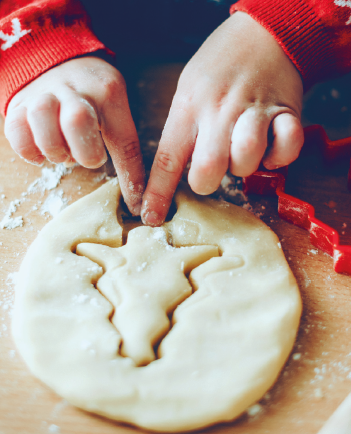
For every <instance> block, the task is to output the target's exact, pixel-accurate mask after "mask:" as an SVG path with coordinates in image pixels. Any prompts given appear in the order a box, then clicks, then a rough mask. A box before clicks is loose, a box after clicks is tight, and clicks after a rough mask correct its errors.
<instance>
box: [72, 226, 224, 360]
mask: <svg viewBox="0 0 351 434" xmlns="http://www.w3.org/2000/svg"><path fill="white" fill-rule="evenodd" d="M76 252H77V254H78V255H82V256H86V257H88V258H89V259H91V260H92V261H94V262H96V263H97V264H99V265H100V266H102V267H103V268H104V270H105V274H104V275H103V276H102V277H101V278H100V279H99V280H98V282H97V285H96V286H97V288H98V289H99V291H100V292H101V293H102V294H103V295H104V296H105V297H106V298H107V299H108V300H109V301H110V302H111V304H112V305H113V306H114V308H115V312H114V315H113V317H112V323H113V324H114V326H115V327H116V328H117V330H118V331H119V333H120V334H121V336H122V339H123V343H122V346H121V355H123V356H126V357H130V358H131V359H133V360H134V362H135V363H136V365H137V366H143V365H146V364H148V363H150V362H152V361H153V360H155V353H154V350H153V347H154V345H156V343H157V342H159V341H160V340H161V339H162V338H163V337H164V336H165V335H166V334H167V332H168V330H169V329H170V321H169V318H168V315H169V314H170V313H172V312H173V310H174V309H175V308H176V307H177V306H178V305H179V304H180V303H182V302H183V301H184V300H185V299H186V298H187V297H189V296H190V295H191V294H192V287H191V285H190V283H189V281H188V279H187V278H186V274H189V273H190V271H191V270H193V269H194V268H196V267H198V266H199V265H201V264H203V263H204V262H206V261H208V260H209V259H211V258H213V257H217V256H219V252H218V247H217V246H192V247H179V248H176V247H173V246H171V245H170V244H168V242H167V231H166V229H165V228H151V227H147V226H140V227H138V228H135V229H133V230H131V231H130V232H129V235H128V240H127V244H126V245H124V246H122V247H118V248H111V247H107V246H104V245H101V244H90V243H82V244H79V245H78V246H77V250H76Z"/></svg>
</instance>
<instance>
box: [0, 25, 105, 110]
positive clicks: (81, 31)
mask: <svg viewBox="0 0 351 434" xmlns="http://www.w3.org/2000/svg"><path fill="white" fill-rule="evenodd" d="M97 50H106V51H108V52H109V53H112V52H111V51H110V50H108V49H107V48H106V47H105V45H104V44H103V43H102V42H100V41H99V40H98V39H97V38H96V36H95V35H94V34H93V32H92V31H91V30H90V29H89V28H88V27H87V26H86V24H85V23H82V22H79V21H78V22H75V23H74V24H73V25H72V26H70V27H64V26H63V25H61V26H57V27H45V28H42V29H40V30H36V31H35V32H34V31H32V32H31V33H29V34H27V35H25V36H23V37H22V38H21V40H20V41H18V42H17V43H15V44H14V45H13V46H12V47H11V48H10V49H8V50H5V51H2V52H1V53H0V62H1V68H0V112H1V113H2V114H3V115H5V114H6V110H7V106H8V104H9V102H10V100H11V98H12V97H13V96H14V95H15V94H16V93H17V92H18V91H19V90H20V89H22V88H23V87H24V86H25V85H27V84H28V83H30V82H31V81H32V80H34V79H35V78H37V77H38V76H39V75H40V74H42V73H43V72H45V71H47V70H48V69H50V68H52V67H53V66H55V65H58V64H59V63H62V62H64V61H66V60H68V59H72V58H73V57H76V56H79V55H82V54H87V53H92V52H94V51H97Z"/></svg>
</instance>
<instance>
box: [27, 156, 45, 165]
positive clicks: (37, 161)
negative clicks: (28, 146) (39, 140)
mask: <svg viewBox="0 0 351 434" xmlns="http://www.w3.org/2000/svg"><path fill="white" fill-rule="evenodd" d="M44 161H45V157H44V155H39V157H36V158H34V160H32V161H30V163H32V164H35V165H36V166H41V165H42V164H43V163H44Z"/></svg>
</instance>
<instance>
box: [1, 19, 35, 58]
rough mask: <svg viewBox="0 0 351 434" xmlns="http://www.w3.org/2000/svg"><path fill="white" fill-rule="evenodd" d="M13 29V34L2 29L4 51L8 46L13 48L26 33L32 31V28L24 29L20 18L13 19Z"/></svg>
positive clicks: (2, 47)
mask: <svg viewBox="0 0 351 434" xmlns="http://www.w3.org/2000/svg"><path fill="white" fill-rule="evenodd" d="M11 23H12V29H13V32H12V34H11V35H9V34H7V33H4V32H2V31H1V30H0V39H2V40H3V41H5V43H4V44H2V45H1V49H2V50H3V51H5V50H7V49H8V48H11V47H12V45H13V44H15V43H16V42H18V41H19V40H20V39H21V38H22V36H24V35H26V34H27V33H30V32H31V31H32V29H29V30H22V27H21V23H20V20H19V19H18V18H14V19H13V20H12V21H11Z"/></svg>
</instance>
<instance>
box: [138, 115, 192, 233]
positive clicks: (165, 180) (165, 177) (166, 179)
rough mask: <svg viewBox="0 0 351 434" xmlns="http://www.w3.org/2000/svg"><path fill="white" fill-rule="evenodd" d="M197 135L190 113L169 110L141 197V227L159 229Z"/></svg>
mask: <svg viewBox="0 0 351 434" xmlns="http://www.w3.org/2000/svg"><path fill="white" fill-rule="evenodd" d="M196 134H197V127H196V125H195V122H194V121H193V120H192V118H189V114H188V113H186V112H184V111H181V110H179V111H178V110H177V111H175V110H172V109H171V111H170V114H169V118H168V120H167V122H166V125H165V129H164V131H163V134H162V137H161V140H160V144H159V147H158V150H157V153H156V155H155V160H154V163H153V165H152V168H151V174H150V179H149V182H148V184H147V187H146V190H145V193H144V196H143V205H142V209H141V218H142V221H143V223H144V224H146V225H150V226H159V225H161V224H162V223H163V222H164V221H165V218H166V216H167V213H168V210H169V207H170V205H171V202H172V198H173V195H174V192H175V190H176V188H177V186H178V183H179V181H180V178H181V177H182V174H183V171H184V168H185V166H186V165H187V163H188V160H189V158H190V156H191V154H192V151H193V149H194V145H195V140H196Z"/></svg>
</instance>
